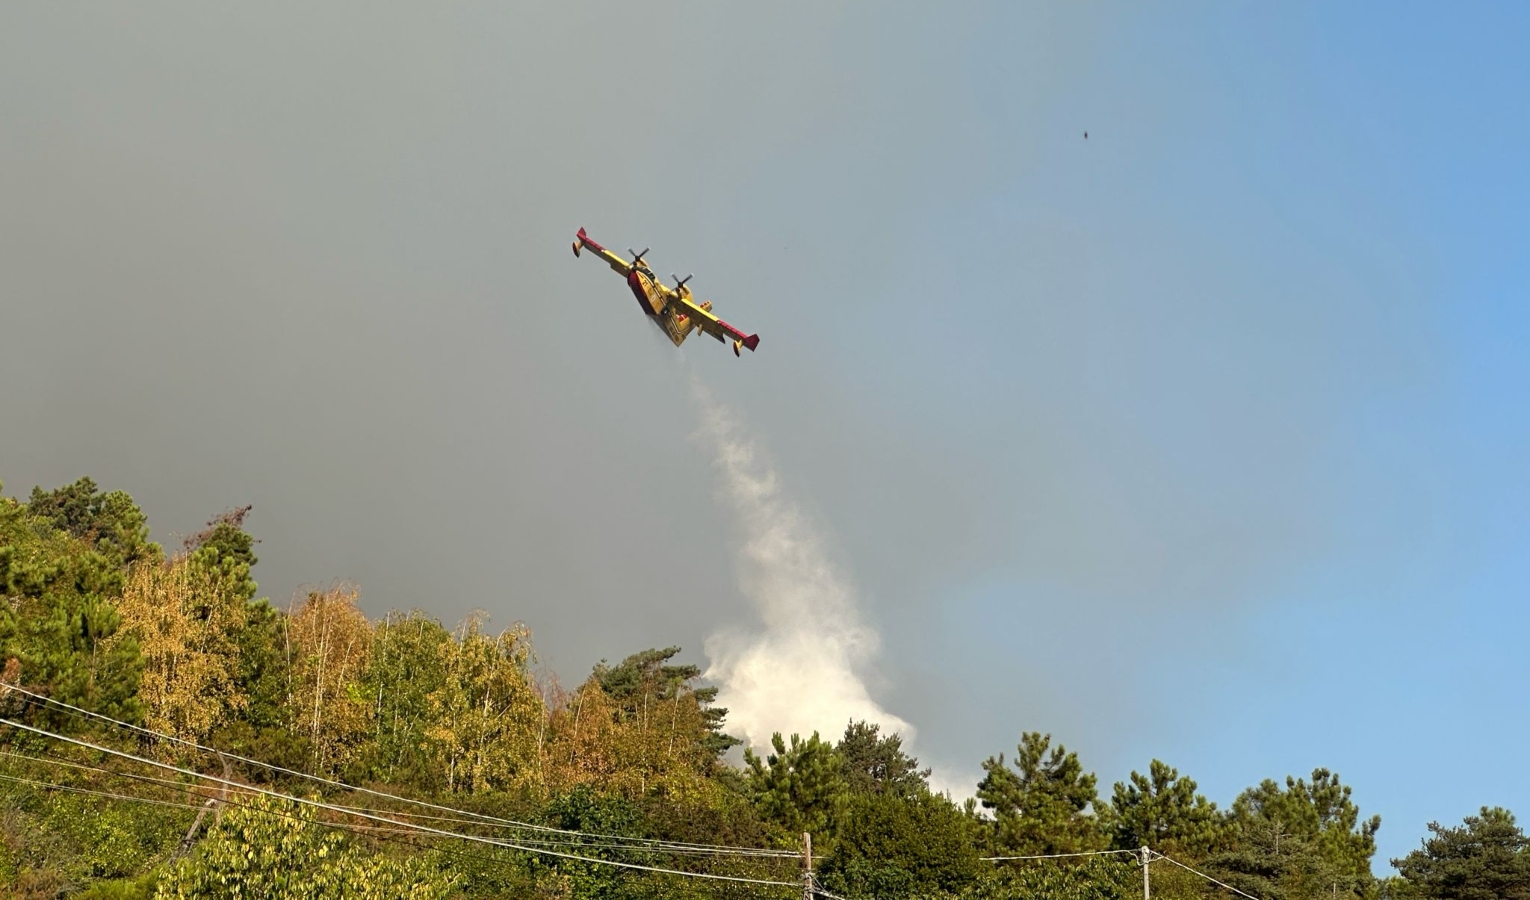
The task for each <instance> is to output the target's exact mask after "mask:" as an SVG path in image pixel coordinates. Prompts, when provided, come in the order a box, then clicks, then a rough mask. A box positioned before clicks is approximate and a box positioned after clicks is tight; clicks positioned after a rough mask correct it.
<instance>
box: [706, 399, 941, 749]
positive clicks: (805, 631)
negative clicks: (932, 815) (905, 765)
mask: <svg viewBox="0 0 1530 900" xmlns="http://www.w3.org/2000/svg"><path fill="white" fill-rule="evenodd" d="M692 393H693V396H694V397H695V399H696V402H697V405H698V406H699V407H700V411H701V416H702V426H701V429H700V432H699V437H700V438H701V439H702V440H703V441H704V442H705V443H706V445H707V447H708V449H709V450H711V451H712V453H713V456H714V462H715V466H716V468H717V470H718V475H719V478H720V487H721V494H722V495H723V497H724V499H725V500H726V501H727V502H728V503H729V504H730V505H731V506H732V508H733V512H734V513H735V515H736V516H737V520H738V524H739V528H740V531H741V532H742V540H743V546H742V547H741V548H740V552H739V582H740V586H741V588H742V589H743V591H744V593H745V594H746V595H747V596H748V597H749V598H750V599H751V600H753V601H754V605H755V608H756V609H757V610H758V612H759V614H760V619H761V624H762V626H763V628H762V629H758V630H739V629H729V630H722V631H719V632H717V633H714V634H712V635H711V636H710V637H708V638H707V640H706V644H705V648H706V654H707V657H708V659H709V660H710V661H711V666H710V668H708V670H707V672H706V678H707V679H709V680H711V681H712V682H714V683H715V684H717V685H718V688H719V690H718V704H719V705H721V706H724V707H726V708H727V709H728V731H729V732H730V733H733V734H737V735H739V736H741V737H743V738H744V740H746V741H747V742H748V743H749V744H750V745H751V746H753V747H756V748H761V747H767V746H769V744H770V736H771V733H772V732H776V731H779V732H781V733H782V734H785V735H790V734H793V733H797V734H802V735H804V736H806V735H808V734H811V733H812V732H814V731H818V732H819V733H820V734H821V735H822V736H823V737H824V738H825V739H827V740H831V741H833V740H837V739H838V738H839V735H840V733H841V732H842V731H843V729H844V727H845V723H846V722H848V721H850V720H852V719H855V720H861V719H864V720H866V721H868V722H874V723H877V724H879V725H881V727H882V733H883V734H890V733H893V732H898V733H901V734H902V735H903V738H904V741H905V742H906V743H907V742H911V741H912V740H913V737H914V727H913V726H912V725H910V724H909V723H908V722H906V721H904V720H903V719H901V718H899V717H898V716H895V715H893V714H892V713H890V712H888V711H887V710H885V709H883V708H882V707H881V706H880V705H879V704H878V703H877V702H876V701H875V700H873V699H872V698H871V695H870V693H869V692H868V691H867V689H866V683H865V681H864V680H863V679H862V677H861V675H860V674H858V670H859V669H862V668H863V667H864V666H865V665H867V664H868V663H869V662H871V660H872V659H874V658H875V656H876V654H877V651H878V648H879V638H878V636H877V633H876V631H874V630H873V629H871V628H870V627H868V626H867V625H866V624H865V623H864V622H862V621H861V617H860V612H859V609H858V608H857V598H856V593H855V587H854V585H853V584H851V582H850V580H849V578H848V577H847V576H846V575H845V573H844V572H842V571H841V570H840V569H839V568H838V567H837V566H835V565H834V563H833V562H832V561H831V560H830V559H829V558H828V554H827V552H826V550H825V547H824V541H823V538H822V535H821V534H820V533H819V532H818V531H817V530H815V529H814V527H813V524H812V523H811V522H810V521H808V519H807V518H806V517H805V516H804V515H803V513H802V511H801V510H800V509H799V508H798V507H797V506H796V505H795V504H794V503H792V502H791V501H790V500H789V499H788V498H787V497H786V496H785V494H784V493H783V492H782V490H781V485H780V481H779V478H778V477H777V475H776V472H775V470H774V469H773V468H772V467H771V464H770V462H769V461H768V460H767V459H766V458H765V457H764V455H763V454H762V452H761V451H760V449H759V447H758V446H757V444H756V443H755V442H754V441H753V440H751V439H750V438H749V436H748V435H747V434H745V433H744V430H743V428H742V426H741V424H740V422H739V420H738V417H737V416H736V415H734V414H733V413H732V412H731V411H730V410H729V409H727V408H726V407H725V406H723V405H722V404H720V403H718V402H717V401H716V400H714V399H713V398H712V396H711V395H710V393H708V392H707V390H706V389H705V388H704V387H702V386H701V385H700V384H699V383H697V382H694V381H693V382H692Z"/></svg>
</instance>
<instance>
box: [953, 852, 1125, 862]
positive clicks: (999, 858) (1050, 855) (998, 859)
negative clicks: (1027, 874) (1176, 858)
mask: <svg viewBox="0 0 1530 900" xmlns="http://www.w3.org/2000/svg"><path fill="white" fill-rule="evenodd" d="M1140 852H1141V851H1138V850H1084V851H1080V852H1078V853H1036V854H1032V855H1030V856H983V857H979V858H980V859H982V860H983V861H984V862H1003V861H1006V860H1011V859H1072V858H1074V857H1078V856H1109V855H1110V854H1113V853H1133V854H1135V853H1140Z"/></svg>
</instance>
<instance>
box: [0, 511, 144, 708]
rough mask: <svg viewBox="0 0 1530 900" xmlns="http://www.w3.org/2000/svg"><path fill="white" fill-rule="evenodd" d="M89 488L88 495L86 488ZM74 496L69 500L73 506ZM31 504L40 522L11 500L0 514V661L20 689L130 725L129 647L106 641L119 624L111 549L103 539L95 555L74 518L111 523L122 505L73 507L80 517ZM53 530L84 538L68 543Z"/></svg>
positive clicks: (94, 542) (118, 571)
mask: <svg viewBox="0 0 1530 900" xmlns="http://www.w3.org/2000/svg"><path fill="white" fill-rule="evenodd" d="M87 481H88V480H87ZM89 487H90V490H91V491H92V492H93V491H94V485H90V486H89ZM83 490H84V489H83V488H81V489H80V490H79V491H75V492H74V494H71V495H70V496H72V497H75V499H76V500H78V499H79V497H78V496H76V495H78V494H81V493H82V492H83ZM35 496H38V494H37V492H34V497H35ZM109 496H110V495H109ZM123 496H124V497H125V496H126V495H123ZM41 497H42V500H43V507H44V509H45V511H47V514H43V515H39V514H35V513H33V512H32V511H31V509H30V508H29V507H25V506H21V505H19V504H15V503H13V502H11V501H5V502H4V503H3V507H4V509H3V514H0V591H3V594H4V595H5V597H6V598H8V601H9V602H6V603H3V604H0V662H4V661H8V660H11V659H14V660H15V661H16V662H15V664H14V665H13V666H11V668H12V669H14V670H17V671H15V672H14V675H15V677H17V679H18V681H19V683H20V684H22V685H23V686H25V687H28V688H29V689H33V690H40V691H43V692H45V693H47V694H49V695H50V696H53V697H55V698H57V699H59V700H62V701H64V702H66V703H70V704H73V705H75V706H81V707H84V708H86V709H90V710H94V711H98V712H102V713H105V714H107V715H111V716H114V717H116V718H119V719H127V720H130V721H136V719H137V718H138V716H139V715H140V713H141V709H140V706H139V703H138V701H137V698H136V696H135V693H136V691H137V689H138V680H139V675H140V672H141V669H142V666H141V662H140V661H139V658H138V648H137V645H136V644H135V643H134V642H132V641H112V640H110V639H111V638H112V636H113V635H115V634H116V632H117V629H118V626H119V625H120V617H119V616H118V615H117V612H116V609H115V608H114V606H113V602H112V601H113V599H114V598H115V597H117V596H118V595H120V593H121V591H122V585H123V571H122V568H121V566H122V558H123V557H122V555H121V553H120V552H119V550H120V549H121V548H119V547H117V546H116V545H115V544H114V543H113V541H112V540H108V541H106V544H105V545H104V549H105V551H106V552H103V550H102V549H101V546H102V545H101V544H100V540H101V539H99V538H98V537H97V533H96V531H94V530H90V529H92V528H95V527H96V526H93V525H91V524H90V522H89V521H87V520H85V519H84V518H82V517H84V516H86V515H87V514H88V513H90V511H91V510H92V509H94V508H95V506H101V507H102V508H103V509H104V510H105V512H101V515H108V514H110V516H119V517H120V516H121V515H124V513H123V511H122V506H123V504H122V502H121V501H113V502H112V503H111V504H104V501H103V503H101V504H95V505H94V506H93V505H92V504H91V503H90V502H84V501H82V502H83V505H84V511H83V512H82V511H81V510H80V509H79V508H77V507H80V506H81V503H75V502H70V503H62V502H60V503H57V504H55V503H54V502H53V500H51V499H49V498H51V497H52V495H41ZM126 502H127V504H128V505H131V501H126ZM50 504H51V505H50ZM54 506H57V507H58V508H57V509H55V508H54ZM136 509H137V508H136V507H132V510H133V511H134V512H136ZM98 511H99V510H98ZM140 515H141V514H140ZM58 522H62V523H63V524H64V525H65V526H72V525H77V524H79V525H80V527H81V528H85V529H86V530H85V531H84V532H83V533H82V534H81V535H78V536H77V535H75V534H73V533H72V532H71V531H70V530H67V528H65V529H61V528H60V527H58V525H57V523H58ZM80 522H84V524H80ZM101 527H105V526H101ZM124 527H125V526H124ZM113 540H115V539H113ZM29 715H31V716H32V717H33V718H34V719H35V720H36V721H39V722H43V723H46V724H50V725H62V724H64V722H65V721H66V717H64V716H62V715H60V714H58V713H56V712H38V711H34V712H30V713H29Z"/></svg>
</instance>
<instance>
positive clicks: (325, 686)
mask: <svg viewBox="0 0 1530 900" xmlns="http://www.w3.org/2000/svg"><path fill="white" fill-rule="evenodd" d="M356 598H357V592H356V589H355V588H354V587H351V586H349V585H342V586H339V587H335V588H331V589H330V590H327V591H323V592H318V591H316V592H313V593H310V594H309V595H308V597H307V599H305V600H304V601H303V604H302V606H300V607H299V608H298V609H296V610H294V611H293V612H291V613H290V614H289V615H288V625H287V634H288V639H289V641H290V642H291V660H292V667H291V676H290V677H291V690H290V691H289V696H290V698H291V702H290V706H291V709H292V715H293V725H294V727H295V728H297V729H299V730H300V731H301V732H303V733H304V734H305V735H306V736H307V738H308V740H309V742H310V746H311V747H312V748H313V764H314V769H315V770H316V771H334V770H335V769H336V768H338V767H339V766H340V765H341V764H343V763H344V762H345V761H346V760H348V759H349V758H350V757H351V755H352V754H353V753H354V752H355V750H356V747H357V745H358V744H359V743H360V742H361V741H362V740H363V739H364V738H365V737H366V736H367V732H368V727H369V724H370V721H371V715H372V706H371V705H370V704H368V703H367V702H366V698H365V697H364V696H363V693H362V689H361V677H362V674H363V673H364V671H365V669H366V666H367V661H368V658H369V655H370V653H371V648H372V626H371V624H370V623H368V622H367V617H366V616H365V615H364V614H363V613H362V612H361V610H360V609H357V608H356Z"/></svg>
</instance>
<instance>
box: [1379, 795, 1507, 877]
mask: <svg viewBox="0 0 1530 900" xmlns="http://www.w3.org/2000/svg"><path fill="white" fill-rule="evenodd" d="M1429 831H1430V833H1431V834H1432V835H1433V837H1429V838H1426V839H1424V842H1423V846H1422V847H1421V848H1420V849H1418V850H1414V851H1413V852H1412V853H1409V854H1408V855H1407V856H1405V857H1403V858H1402V859H1394V860H1392V865H1393V866H1395V867H1396V868H1397V871H1398V873H1399V875H1400V876H1401V878H1400V880H1399V883H1397V884H1395V886H1394V888H1393V893H1394V895H1395V896H1396V897H1398V898H1399V900H1530V838H1527V837H1526V836H1525V833H1524V831H1523V830H1521V829H1520V827H1519V824H1518V823H1517V822H1515V821H1514V814H1513V813H1511V812H1509V811H1508V810H1506V809H1503V808H1501V807H1491V808H1490V807H1486V806H1484V807H1483V808H1482V812H1481V813H1480V814H1479V815H1475V816H1467V817H1466V818H1465V820H1464V822H1463V824H1462V825H1460V826H1458V827H1456V828H1446V827H1444V826H1442V825H1440V823H1438V822H1430V823H1429Z"/></svg>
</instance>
